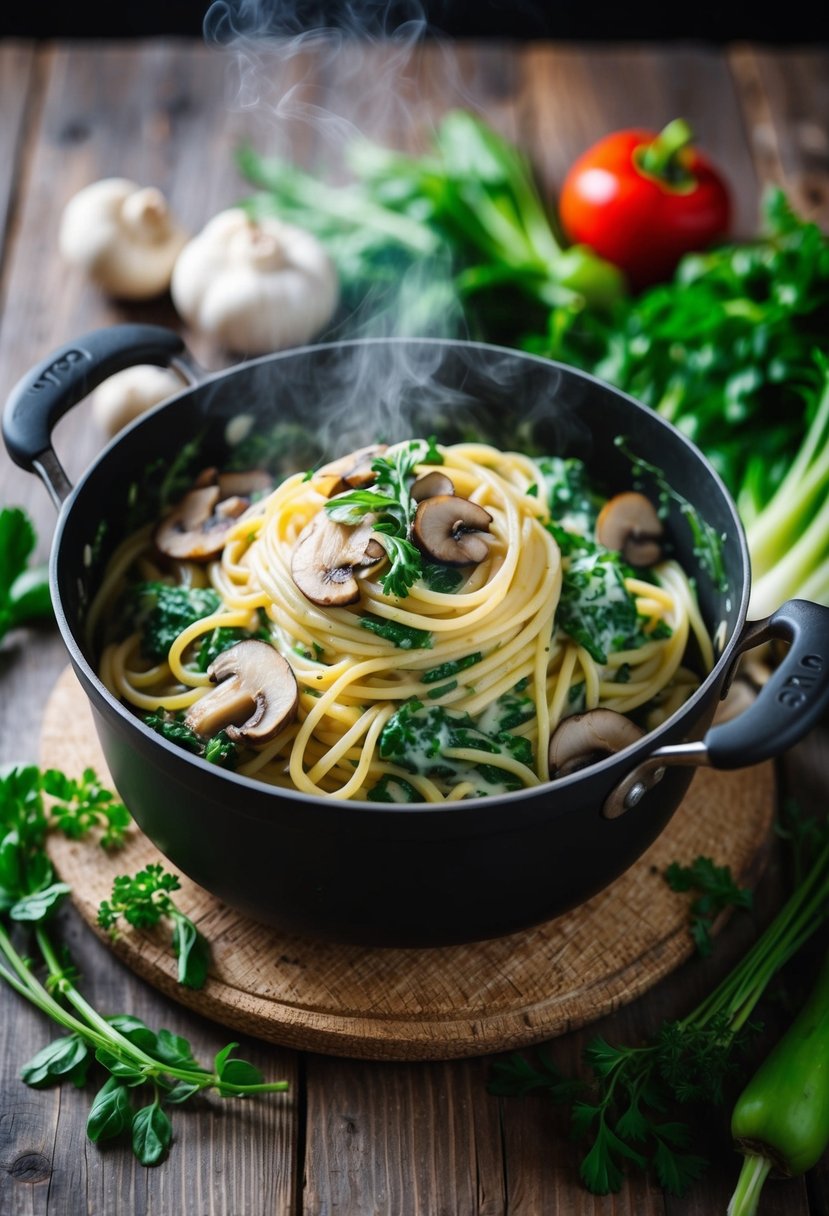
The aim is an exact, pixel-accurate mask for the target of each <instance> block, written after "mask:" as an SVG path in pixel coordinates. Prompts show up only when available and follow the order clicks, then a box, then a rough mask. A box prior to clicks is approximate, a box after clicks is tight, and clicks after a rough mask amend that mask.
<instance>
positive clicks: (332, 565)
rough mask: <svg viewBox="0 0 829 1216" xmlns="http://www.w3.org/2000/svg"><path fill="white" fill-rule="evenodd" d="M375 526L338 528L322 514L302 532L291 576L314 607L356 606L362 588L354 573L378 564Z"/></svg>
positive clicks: (367, 523) (295, 552)
mask: <svg viewBox="0 0 829 1216" xmlns="http://www.w3.org/2000/svg"><path fill="white" fill-rule="evenodd" d="M372 526H373V525H372V522H371V521H370V520H364V521H363V522H362V523H359V524H357V525H356V526H355V527H352V526H349V525H348V524H338V523H335V522H334V520H333V519H331V518H330V517H329V516H328V515H327V514H326V512H325V511H320V512H319V513H318V514H317V515H315V516H314V518H313V519H312V520H311V522H310V523H309V524H308V525H307V527H305V528H303V530H302V532H301V533H300V534H299V538H298V540H297V542H296V545H295V546H294V551H293V554H292V556H291V574H292V576H293V580H294V582H295V583H296V585H297V587H299V589H300V591H301V592H302V594H303V595H304V596H305V597H306V598H307V599H309V600H310V601H311V603H312V604H321V605H322V606H323V607H325V608H336V607H341V606H343V605H345V604H356V602H357V601H358V600H359V598H360V587H359V584H358V582H357V580H356V578H355V577H354V574H355V569H356V568H358V567H361V566H364V565H371V564H373V563H374V562H375V561H376V560H377V558H376V557H375V553H376V549H375V548H374V546H375V545H377V542H376V541H373V540H372V536H371V529H372ZM369 546H371V550H372V551H371V554H369V552H368V551H369ZM377 547H378V548H379V546H377ZM383 556H385V551H384V553H383ZM367 557H368V560H366V558H367Z"/></svg>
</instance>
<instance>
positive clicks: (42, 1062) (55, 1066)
mask: <svg viewBox="0 0 829 1216" xmlns="http://www.w3.org/2000/svg"><path fill="white" fill-rule="evenodd" d="M88 1067H89V1048H88V1047H87V1045H86V1043H85V1042H84V1041H83V1039H82V1038H81V1037H80V1035H77V1034H70V1035H66V1036H64V1037H62V1038H59V1039H53V1040H52V1042H51V1043H47V1045H46V1046H45V1047H43V1048H41V1050H40V1051H39V1052H38V1053H37V1055H35V1056H32V1058H31V1060H29V1062H28V1063H27V1064H24V1065H23V1067H22V1068H21V1069H20V1079H21V1081H24V1082H25V1084H26V1085H31V1086H32V1087H33V1088H35V1089H41V1088H43V1087H45V1086H47V1085H53V1084H54V1083H55V1082H56V1081H65V1080H67V1079H71V1080H73V1081H74V1082H75V1084H76V1085H82V1084H83V1083H84V1081H85V1079H86V1073H87V1069H88Z"/></svg>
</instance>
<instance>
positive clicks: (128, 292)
mask: <svg viewBox="0 0 829 1216" xmlns="http://www.w3.org/2000/svg"><path fill="white" fill-rule="evenodd" d="M188 238H189V233H188V232H186V231H185V230H184V229H183V228H182V227H181V226H180V225H179V224H178V223H177V222H176V220H175V219H174V217H173V216H172V214H171V212H170V208H169V206H168V205H167V201H166V199H165V197H164V195H163V194H162V193H161V191H160V190H158V189H156V188H155V187H154V186H144V187H142V186H139V185H137V184H136V183H135V182H132V181H129V180H128V179H127V178H124V177H107V178H104V179H102V180H101V181H98V182H93V183H92V184H91V185H89V186H85V187H84V189H82V190H80V191H78V193H77V194H75V195H74V196H73V197H72V198H71V199H70V200H69V202H68V203H67V204H66V206H65V207H64V209H63V214H62V216H61V223H60V229H59V233H58V244H59V248H60V252H61V254H62V255H63V257H64V258H65V259H66V261H67V262H69V263H70V264H71V265H73V266H78V267H80V268H81V269H82V270H84V271H85V272H86V273H87V274H88V275H89V277H90V278H91V279H92V280H93V282H95V283H97V285H98V286H99V287H100V288H102V290H103V291H105V292H107V294H108V295H111V296H113V297H114V298H116V299H123V300H148V299H152V298H153V297H155V296H159V295H162V294H163V293H164V292H165V291H167V289H168V288H169V286H170V276H171V274H172V271H173V264H174V263H175V260H176V258H177V257H178V254H179V253H180V251H181V249H182V248H183V246H184V245H185V244H186V243H187V240H188Z"/></svg>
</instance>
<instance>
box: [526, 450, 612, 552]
mask: <svg viewBox="0 0 829 1216" xmlns="http://www.w3.org/2000/svg"><path fill="white" fill-rule="evenodd" d="M536 464H537V465H538V468H539V470H540V471H541V472H542V473H543V474H544V490H545V493H544V498H545V500H546V502H547V506H548V507H549V509H550V517H551V518H552V520H553V522H554V523H556V524H558V525H559V526H560V527H562V528H566V529H567V530H568V531H570V532H577V533H579V534H580V535H581V536H586V537H592V536H593V535H594V533H595V529H596V518H597V516H598V514H599V510H600V508H601V504H602V499H601V497H600V496H599V495H598V493H597V492H596V490H594V488H593V487H592V486H591V484H590V480H589V478H588V474H587V466H586V465H585V463H584V461H583V460H579V459H578V458H577V457H575V456H570V457H567V458H564V457H562V456H540V457H539V458H538V459H537V460H536Z"/></svg>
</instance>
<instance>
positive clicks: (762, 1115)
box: [728, 953, 829, 1216]
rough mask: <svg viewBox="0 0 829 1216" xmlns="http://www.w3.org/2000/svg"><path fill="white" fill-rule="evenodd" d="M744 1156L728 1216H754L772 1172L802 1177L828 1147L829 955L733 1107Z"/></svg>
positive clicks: (736, 1134)
mask: <svg viewBox="0 0 829 1216" xmlns="http://www.w3.org/2000/svg"><path fill="white" fill-rule="evenodd" d="M731 1132H732V1135H733V1137H734V1141H735V1144H736V1146H737V1147H738V1148H739V1150H740V1152H742V1154H743V1156H744V1161H743V1167H742V1170H741V1171H740V1177H739V1179H738V1181H737V1186H736V1189H735V1191H734V1194H733V1196H732V1198H731V1202H730V1204H729V1205H728V1216H753V1213H755V1212H756V1211H757V1205H758V1202H759V1199H760V1193H761V1190H762V1187H763V1183H764V1182H765V1180H766V1178H767V1177H768V1175H769V1174H770V1173H772V1171H774V1173H776V1174H780V1175H782V1176H784V1177H786V1178H796V1177H798V1176H799V1175H800V1174H804V1173H805V1172H806V1171H807V1170H809V1169H811V1168H812V1166H813V1165H816V1164H817V1162H818V1161H819V1160H820V1158H821V1157H822V1156H823V1154H824V1153H825V1152H826V1150H827V1148H829V953H827V954H826V956H825V958H824V960H823V965H822V967H821V969H820V972H819V974H818V978H817V981H816V983H815V985H814V988H813V989H812V992H811V994H810V996H809V998H808V1000H807V1001H806V1004H805V1005H804V1006H803V1008H802V1009H801V1011H800V1013H799V1014H798V1015H797V1017H796V1018H795V1020H794V1021H793V1022H792V1024H791V1025H790V1026H789V1028H788V1030H787V1031H786V1033H785V1034H784V1035H783V1037H782V1038H781V1039H780V1040H779V1041H778V1042H777V1044H776V1045H775V1047H774V1048H773V1049H772V1051H771V1053H770V1054H769V1055H768V1056H767V1057H766V1059H765V1060H764V1061H763V1063H762V1064H761V1065H760V1067H759V1069H758V1070H757V1072H756V1073H755V1074H754V1076H753V1077H752V1078H751V1080H750V1081H749V1083H748V1085H746V1087H745V1089H744V1090H743V1092H742V1093H741V1094H740V1096H739V1098H738V1099H737V1102H736V1104H735V1106H734V1111H733V1114H732V1117H731Z"/></svg>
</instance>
